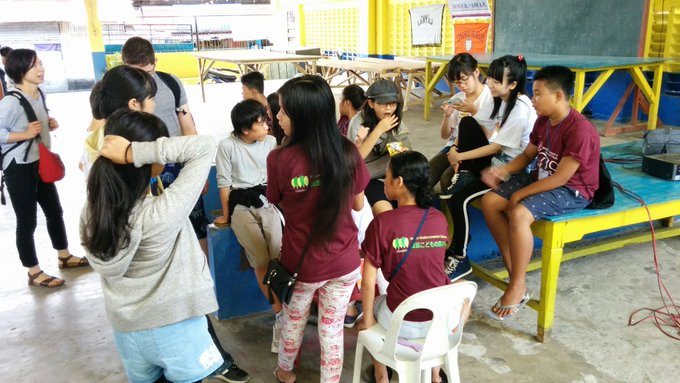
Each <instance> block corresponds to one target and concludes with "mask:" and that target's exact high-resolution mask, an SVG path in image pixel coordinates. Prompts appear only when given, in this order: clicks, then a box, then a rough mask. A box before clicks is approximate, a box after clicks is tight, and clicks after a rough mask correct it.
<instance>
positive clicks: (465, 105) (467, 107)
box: [451, 100, 477, 116]
mask: <svg viewBox="0 0 680 383" xmlns="http://www.w3.org/2000/svg"><path fill="white" fill-rule="evenodd" d="M451 107H453V109H455V110H457V111H459V112H465V113H469V114H471V115H473V116H474V115H475V114H476V113H477V107H476V106H475V103H474V102H472V101H468V100H461V102H457V103H455V104H451Z"/></svg>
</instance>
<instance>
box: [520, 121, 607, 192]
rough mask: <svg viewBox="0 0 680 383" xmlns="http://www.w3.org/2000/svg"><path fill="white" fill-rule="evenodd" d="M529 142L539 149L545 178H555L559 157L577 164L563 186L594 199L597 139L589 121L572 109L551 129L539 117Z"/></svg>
mask: <svg viewBox="0 0 680 383" xmlns="http://www.w3.org/2000/svg"><path fill="white" fill-rule="evenodd" d="M529 141H530V142H531V143H532V144H534V145H536V147H537V148H538V156H537V165H538V168H539V172H540V171H541V169H542V170H543V171H544V172H546V173H547V174H548V175H552V174H554V173H555V170H557V165H558V164H559V163H560V161H561V160H562V157H572V158H574V159H575V160H576V161H578V162H579V164H580V166H579V167H578V169H577V170H576V173H574V175H573V176H571V178H570V179H569V181H567V184H566V186H568V187H570V188H572V189H574V190H578V192H579V193H580V194H581V195H582V196H584V197H585V198H587V199H588V200H592V199H593V195H594V194H595V190H596V189H597V188H598V186H599V180H600V137H599V136H598V134H597V130H595V127H594V126H593V124H591V123H590V121H588V120H587V119H586V118H585V117H583V115H582V114H581V113H579V112H577V111H576V110H574V109H571V111H570V112H569V115H567V117H565V118H564V120H562V122H560V123H559V124H557V126H551V125H550V119H549V118H548V117H545V116H541V117H539V118H538V119H537V120H536V123H535V124H534V130H533V131H532V132H531V135H530V136H529Z"/></svg>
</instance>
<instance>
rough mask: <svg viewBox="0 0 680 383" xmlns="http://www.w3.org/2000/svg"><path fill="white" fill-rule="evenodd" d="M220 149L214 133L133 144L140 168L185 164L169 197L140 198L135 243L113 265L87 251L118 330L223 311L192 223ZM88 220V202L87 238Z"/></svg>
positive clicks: (85, 211) (84, 215)
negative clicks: (219, 306) (155, 165)
mask: <svg viewBox="0 0 680 383" xmlns="http://www.w3.org/2000/svg"><path fill="white" fill-rule="evenodd" d="M216 149H217V143H216V141H215V140H214V138H212V137H209V136H188V137H175V138H160V139H158V140H157V141H155V142H133V143H132V155H133V158H134V163H135V166H137V167H140V166H142V165H145V164H152V163H158V164H165V163H168V162H182V163H184V168H183V169H182V171H181V172H180V174H179V176H178V177H177V179H176V180H175V182H173V184H172V185H170V186H169V187H167V188H166V189H165V191H164V192H163V194H162V195H160V196H158V197H154V196H145V197H142V198H140V200H139V202H138V203H137V205H136V206H135V207H134V208H133V210H132V212H131V214H130V218H129V223H130V226H131V228H130V244H129V246H127V247H126V248H124V249H121V250H120V251H119V252H118V254H116V256H115V257H114V258H113V259H110V260H109V261H102V260H101V259H99V258H96V257H94V256H93V255H91V254H88V260H89V261H90V264H91V265H92V268H93V269H94V270H95V271H96V272H98V273H99V274H100V277H101V285H102V290H103V292H104V300H105V303H106V311H107V316H108V318H109V321H110V322H111V325H112V326H113V328H114V329H116V330H118V331H121V332H130V331H139V330H145V329H149V328H154V327H161V326H165V325H169V324H173V323H177V322H181V321H183V320H185V319H188V318H191V317H195V316H199V315H205V314H207V313H210V312H213V311H215V310H217V301H216V300H215V294H214V291H213V281H212V277H211V276H210V270H209V269H208V264H207V261H206V258H205V255H204V254H203V252H202V251H201V248H200V246H199V244H198V240H197V239H196V235H195V234H194V230H193V228H192V226H191V222H190V221H189V218H188V217H189V213H190V212H191V210H192V208H193V206H194V204H195V203H196V200H197V199H198V197H199V195H200V193H201V190H202V189H203V185H204V183H205V180H206V178H207V176H208V172H209V171H210V165H211V164H212V161H213V158H214V157H215V151H216ZM87 221H88V208H87V203H86V204H85V207H84V208H83V212H82V214H81V218H80V231H81V238H82V233H83V230H86V229H87Z"/></svg>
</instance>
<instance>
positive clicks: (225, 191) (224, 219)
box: [213, 186, 231, 225]
mask: <svg viewBox="0 0 680 383" xmlns="http://www.w3.org/2000/svg"><path fill="white" fill-rule="evenodd" d="M230 193H231V187H229V186H226V187H223V188H220V202H221V203H222V215H221V216H220V217H216V218H215V221H213V222H214V223H216V224H220V225H226V224H228V223H229V194H230Z"/></svg>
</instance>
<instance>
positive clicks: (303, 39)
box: [298, 4, 307, 47]
mask: <svg viewBox="0 0 680 383" xmlns="http://www.w3.org/2000/svg"><path fill="white" fill-rule="evenodd" d="M304 11H305V10H304V7H303V5H302V4H300V5H298V28H299V31H300V46H302V47H304V46H306V45H307V33H306V31H305V12H304Z"/></svg>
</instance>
